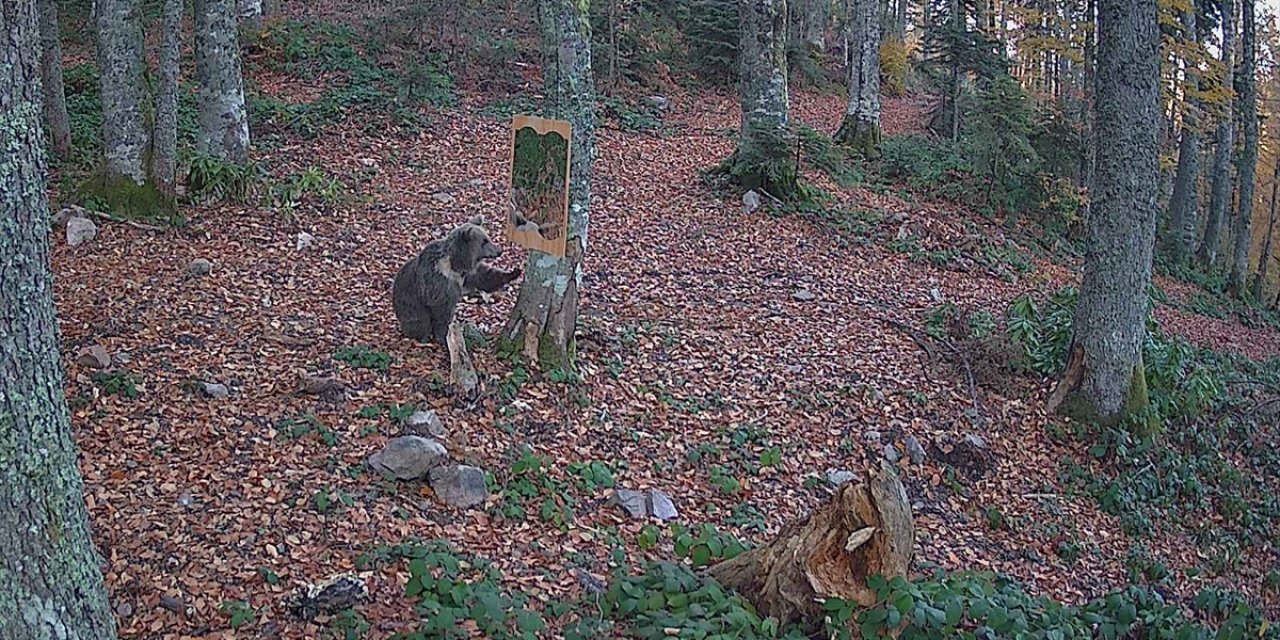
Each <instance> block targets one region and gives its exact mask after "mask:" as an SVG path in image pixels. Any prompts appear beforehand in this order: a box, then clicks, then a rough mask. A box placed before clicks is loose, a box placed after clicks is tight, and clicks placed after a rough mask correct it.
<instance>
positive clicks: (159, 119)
mask: <svg viewBox="0 0 1280 640" xmlns="http://www.w3.org/2000/svg"><path fill="white" fill-rule="evenodd" d="M181 29H182V0H164V22H163V25H162V30H163V31H162V33H161V34H160V82H159V87H158V90H157V91H156V121H155V131H154V132H153V134H152V141H153V147H152V157H151V168H152V173H153V175H154V176H155V180H156V188H157V189H159V190H160V192H161V193H163V194H164V195H165V196H166V197H168V198H170V199H172V198H173V196H174V185H175V181H176V178H177V176H176V174H177V170H178V62H179V57H180V55H181V48H182V31H181Z"/></svg>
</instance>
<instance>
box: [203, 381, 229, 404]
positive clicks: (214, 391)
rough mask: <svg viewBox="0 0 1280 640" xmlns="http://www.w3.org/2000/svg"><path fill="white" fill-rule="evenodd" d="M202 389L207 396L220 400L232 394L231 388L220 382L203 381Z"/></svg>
mask: <svg viewBox="0 0 1280 640" xmlns="http://www.w3.org/2000/svg"><path fill="white" fill-rule="evenodd" d="M200 391H203V392H204V394H205V395H206V396H209V397H210V398H216V399H218V400H221V399H223V398H226V397H229V396H230V395H231V390H230V389H227V385H225V384H222V383H220V382H201V383H200Z"/></svg>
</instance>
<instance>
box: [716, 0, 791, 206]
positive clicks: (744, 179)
mask: <svg viewBox="0 0 1280 640" xmlns="http://www.w3.org/2000/svg"><path fill="white" fill-rule="evenodd" d="M738 19H739V31H738V35H739V38H740V41H739V45H738V62H739V67H740V71H739V74H738V75H739V78H738V81H739V83H740V85H741V86H740V92H741V98H742V130H741V133H740V134H739V137H738V146H737V148H736V149H735V150H734V152H733V156H731V157H730V158H729V159H728V160H727V161H726V162H725V166H724V169H725V170H726V171H727V172H728V174H729V175H730V176H731V177H732V178H733V179H734V180H735V181H736V182H738V183H739V184H741V185H742V186H744V187H746V188H748V189H764V190H765V191H767V192H769V193H770V194H771V195H773V196H775V197H777V198H780V199H787V198H790V197H792V196H793V195H794V194H795V193H797V192H798V190H799V182H798V178H797V168H796V162H795V158H794V157H793V155H792V145H791V143H790V138H791V135H790V130H789V120H788V118H789V116H788V109H789V106H790V105H789V98H788V94H787V48H786V44H787V42H786V38H787V3H786V0H739V2H738Z"/></svg>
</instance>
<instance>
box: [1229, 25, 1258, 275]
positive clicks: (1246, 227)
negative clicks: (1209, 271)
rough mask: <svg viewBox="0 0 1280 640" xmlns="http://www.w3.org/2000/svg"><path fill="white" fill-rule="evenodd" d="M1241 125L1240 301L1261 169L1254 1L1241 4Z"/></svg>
mask: <svg viewBox="0 0 1280 640" xmlns="http://www.w3.org/2000/svg"><path fill="white" fill-rule="evenodd" d="M1240 13H1241V20H1240V22H1241V25H1242V26H1241V31H1240V45H1241V49H1240V57H1241V60H1240V125H1241V128H1242V129H1243V130H1244V131H1243V132H1242V133H1243V135H1244V146H1243V147H1242V148H1241V149H1240V161H1239V164H1238V165H1237V171H1238V172H1239V179H1240V196H1239V197H1240V210H1239V211H1237V212H1236V216H1235V224H1234V225H1232V231H1231V238H1232V243H1231V244H1232V245H1233V250H1232V252H1231V258H1232V259H1231V276H1230V278H1229V279H1228V280H1227V285H1228V286H1227V289H1228V291H1230V292H1231V294H1232V295H1234V296H1235V297H1237V298H1243V297H1244V296H1245V294H1246V293H1247V291H1248V288H1247V283H1246V281H1247V280H1248V277H1249V250H1250V249H1251V248H1253V178H1254V174H1255V173H1256V172H1257V169H1258V80H1257V77H1256V73H1255V72H1254V71H1255V68H1256V66H1257V64H1256V63H1257V59H1258V38H1257V29H1255V26H1254V25H1255V20H1254V0H1242V2H1241V3H1240Z"/></svg>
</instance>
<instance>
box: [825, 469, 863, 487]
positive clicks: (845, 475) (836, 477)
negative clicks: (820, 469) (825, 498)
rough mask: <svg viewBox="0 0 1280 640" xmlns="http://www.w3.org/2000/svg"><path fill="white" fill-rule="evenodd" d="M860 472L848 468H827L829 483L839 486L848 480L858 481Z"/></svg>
mask: <svg viewBox="0 0 1280 640" xmlns="http://www.w3.org/2000/svg"><path fill="white" fill-rule="evenodd" d="M857 480H858V474H856V473H854V472H852V471H849V470H848V469H827V484H829V485H831V486H833V487H838V486H840V485H842V484H844V483H846V482H857Z"/></svg>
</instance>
